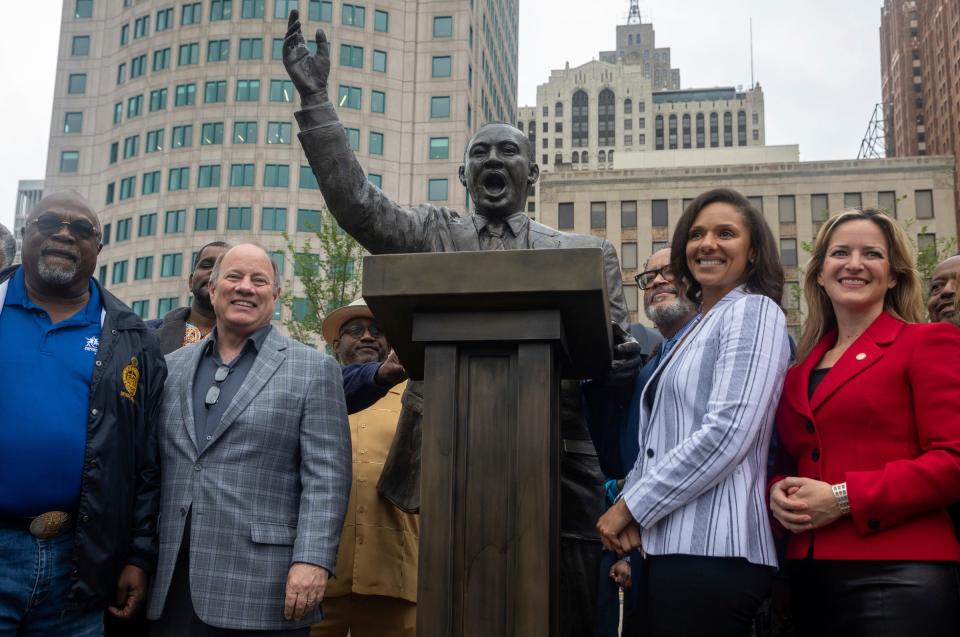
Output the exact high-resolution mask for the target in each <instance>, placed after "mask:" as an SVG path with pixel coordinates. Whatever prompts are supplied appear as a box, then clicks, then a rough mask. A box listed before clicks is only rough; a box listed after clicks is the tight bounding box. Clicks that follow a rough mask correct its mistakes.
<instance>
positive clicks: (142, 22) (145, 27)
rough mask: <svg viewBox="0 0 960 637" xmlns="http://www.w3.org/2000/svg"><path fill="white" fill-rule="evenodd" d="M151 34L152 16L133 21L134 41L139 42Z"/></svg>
mask: <svg viewBox="0 0 960 637" xmlns="http://www.w3.org/2000/svg"><path fill="white" fill-rule="evenodd" d="M149 33H150V16H148V15H145V16H141V17H139V18H137V19H136V20H134V21H133V39H134V40H139V39H140V38H142V37H144V36H146V35H148V34H149Z"/></svg>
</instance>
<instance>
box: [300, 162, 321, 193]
mask: <svg viewBox="0 0 960 637" xmlns="http://www.w3.org/2000/svg"><path fill="white" fill-rule="evenodd" d="M300 188H303V189H306V190H320V184H319V183H317V176H316V175H314V174H313V169H311V168H310V166H300Z"/></svg>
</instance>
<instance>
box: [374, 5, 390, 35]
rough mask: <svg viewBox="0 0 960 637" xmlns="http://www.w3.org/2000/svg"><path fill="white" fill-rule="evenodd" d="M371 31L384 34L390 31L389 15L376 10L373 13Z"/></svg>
mask: <svg viewBox="0 0 960 637" xmlns="http://www.w3.org/2000/svg"><path fill="white" fill-rule="evenodd" d="M373 30H374V31H377V32H379V33H386V32H388V31H389V30H390V14H389V13H387V12H386V11H381V10H380V9H377V10H376V11H374V12H373Z"/></svg>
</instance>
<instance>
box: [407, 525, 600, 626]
mask: <svg viewBox="0 0 960 637" xmlns="http://www.w3.org/2000/svg"><path fill="white" fill-rule="evenodd" d="M600 548H601V545H600V542H591V541H588V540H576V539H573V538H563V537H562V538H560V630H559V631H558V632H557V634H558V635H559V637H593V634H594V629H595V628H596V617H595V616H594V604H595V603H596V601H597V566H598V565H599V563H600ZM418 621H419V620H418ZM422 621H425V620H422Z"/></svg>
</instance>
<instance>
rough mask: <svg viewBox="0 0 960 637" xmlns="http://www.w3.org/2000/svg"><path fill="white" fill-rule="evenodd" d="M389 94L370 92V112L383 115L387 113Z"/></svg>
mask: <svg viewBox="0 0 960 637" xmlns="http://www.w3.org/2000/svg"><path fill="white" fill-rule="evenodd" d="M386 105H387V94H386V93H384V92H383V91H370V112H371V113H383V112H385V111H386Z"/></svg>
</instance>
